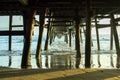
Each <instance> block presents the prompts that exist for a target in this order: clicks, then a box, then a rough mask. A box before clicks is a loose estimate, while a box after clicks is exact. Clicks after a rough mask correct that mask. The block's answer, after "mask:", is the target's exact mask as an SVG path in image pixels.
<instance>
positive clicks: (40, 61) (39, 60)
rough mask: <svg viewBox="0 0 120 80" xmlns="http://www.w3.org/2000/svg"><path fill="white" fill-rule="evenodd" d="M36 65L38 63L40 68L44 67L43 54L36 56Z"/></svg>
mask: <svg viewBox="0 0 120 80" xmlns="http://www.w3.org/2000/svg"><path fill="white" fill-rule="evenodd" d="M36 65H37V67H38V68H42V60H41V56H40V57H39V58H36Z"/></svg>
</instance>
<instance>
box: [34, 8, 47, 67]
mask: <svg viewBox="0 0 120 80" xmlns="http://www.w3.org/2000/svg"><path fill="white" fill-rule="evenodd" d="M44 20H45V8H42V9H41V13H40V17H39V21H40V27H39V36H38V43H37V50H36V64H37V66H38V67H39V68H41V66H42V63H41V50H42V37H43V29H44V27H43V25H44Z"/></svg>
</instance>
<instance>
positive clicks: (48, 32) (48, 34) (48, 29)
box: [44, 12, 51, 50]
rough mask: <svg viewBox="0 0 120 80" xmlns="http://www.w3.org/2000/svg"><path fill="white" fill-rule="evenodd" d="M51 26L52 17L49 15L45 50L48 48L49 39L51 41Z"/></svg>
mask: <svg viewBox="0 0 120 80" xmlns="http://www.w3.org/2000/svg"><path fill="white" fill-rule="evenodd" d="M49 16H51V12H50V14H49ZM50 28H51V26H50V17H49V19H48V27H47V35H46V40H45V47H44V50H48V41H49V37H50V30H51V29H50Z"/></svg>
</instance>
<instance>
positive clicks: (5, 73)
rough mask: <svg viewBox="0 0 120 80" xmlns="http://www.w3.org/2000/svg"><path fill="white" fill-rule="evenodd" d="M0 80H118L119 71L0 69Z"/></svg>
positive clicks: (90, 69) (94, 69)
mask: <svg viewBox="0 0 120 80" xmlns="http://www.w3.org/2000/svg"><path fill="white" fill-rule="evenodd" d="M0 80H120V70H119V69H99V68H89V69H11V68H0Z"/></svg>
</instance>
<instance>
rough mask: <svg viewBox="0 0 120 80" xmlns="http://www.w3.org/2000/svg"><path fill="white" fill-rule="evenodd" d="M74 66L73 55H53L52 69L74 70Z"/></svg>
mask: <svg viewBox="0 0 120 80" xmlns="http://www.w3.org/2000/svg"><path fill="white" fill-rule="evenodd" d="M73 65H74V60H73V55H69V54H68V55H64V54H62V55H52V56H51V68H72V67H73Z"/></svg>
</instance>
